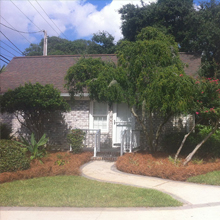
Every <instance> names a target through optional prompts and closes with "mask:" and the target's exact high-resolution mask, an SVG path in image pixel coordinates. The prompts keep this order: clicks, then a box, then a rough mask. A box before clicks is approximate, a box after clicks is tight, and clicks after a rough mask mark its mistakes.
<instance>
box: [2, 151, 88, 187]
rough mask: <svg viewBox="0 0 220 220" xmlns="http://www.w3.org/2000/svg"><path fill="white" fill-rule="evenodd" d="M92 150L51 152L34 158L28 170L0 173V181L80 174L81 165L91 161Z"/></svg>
mask: <svg viewBox="0 0 220 220" xmlns="http://www.w3.org/2000/svg"><path fill="white" fill-rule="evenodd" d="M91 157H92V153H91V152H84V153H81V154H72V153H70V152H56V153H49V154H48V155H47V156H46V157H44V158H42V159H41V160H42V162H43V163H41V162H40V161H39V160H36V159H35V160H32V161H31V167H30V169H28V170H21V171H17V172H4V173H0V183H4V182H10V181H14V180H21V179H31V178H35V177H45V176H57V175H80V166H82V165H83V164H84V163H87V162H89V161H90V159H91Z"/></svg>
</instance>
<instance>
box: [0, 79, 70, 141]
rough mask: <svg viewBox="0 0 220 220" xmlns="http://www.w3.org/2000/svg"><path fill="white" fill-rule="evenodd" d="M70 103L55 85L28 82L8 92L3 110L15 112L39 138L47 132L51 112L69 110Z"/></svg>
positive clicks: (3, 102) (4, 98)
mask: <svg viewBox="0 0 220 220" xmlns="http://www.w3.org/2000/svg"><path fill="white" fill-rule="evenodd" d="M68 110H69V105H68V104H67V102H66V101H64V100H63V98H62V97H61V96H60V92H59V91H58V90H57V89H55V88H54V87H53V85H49V84H47V85H45V86H43V85H41V84H39V83H36V84H31V83H26V84H25V85H24V86H20V87H18V88H16V89H14V90H9V91H8V92H6V93H5V94H4V95H3V96H2V99H1V112H2V113H4V112H8V113H13V114H14V115H15V116H16V117H17V119H18V120H19V122H20V123H21V124H22V125H23V126H24V127H25V128H27V129H28V130H29V131H30V133H34V134H35V137H36V139H37V140H40V137H41V136H42V135H43V134H44V132H45V125H46V123H47V122H48V118H49V115H50V113H51V112H54V111H68Z"/></svg>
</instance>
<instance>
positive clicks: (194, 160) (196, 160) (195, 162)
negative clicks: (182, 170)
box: [191, 158, 203, 164]
mask: <svg viewBox="0 0 220 220" xmlns="http://www.w3.org/2000/svg"><path fill="white" fill-rule="evenodd" d="M191 162H192V163H193V164H203V159H198V158H193V159H192V160H191Z"/></svg>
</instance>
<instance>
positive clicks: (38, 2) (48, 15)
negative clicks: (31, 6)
mask: <svg viewBox="0 0 220 220" xmlns="http://www.w3.org/2000/svg"><path fill="white" fill-rule="evenodd" d="M35 1H36V2H37V4H38V5H39V6H40V8H41V9H42V10H43V11H44V13H45V14H46V15H47V17H48V18H49V19H50V20H51V21H52V22H53V20H52V19H51V18H50V16H49V15H48V14H47V13H46V11H45V10H44V9H43V8H42V6H41V5H40V3H39V2H38V1H37V0H35ZM53 24H54V25H55V26H56V27H57V29H58V30H59V31H60V32H61V33H62V34H63V36H64V37H65V38H66V39H67V37H66V36H65V34H64V33H63V32H62V31H61V30H60V29H59V27H58V26H57V25H56V24H55V23H54V22H53Z"/></svg>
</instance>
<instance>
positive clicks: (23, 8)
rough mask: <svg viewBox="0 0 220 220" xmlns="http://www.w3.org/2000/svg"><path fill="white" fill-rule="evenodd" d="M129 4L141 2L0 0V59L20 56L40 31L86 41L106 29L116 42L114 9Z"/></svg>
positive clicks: (117, 20) (118, 22) (147, 0)
mask: <svg viewBox="0 0 220 220" xmlns="http://www.w3.org/2000/svg"><path fill="white" fill-rule="evenodd" d="M155 1H156V0H144V3H145V4H149V3H150V2H155ZM194 2H195V3H197V1H194ZM129 3H131V4H135V5H141V3H140V0H47V1H45V0H0V55H1V56H0V58H1V59H4V60H5V61H7V62H9V61H10V60H11V59H12V58H13V57H14V56H22V52H23V51H24V50H25V48H28V47H29V46H30V44H31V43H32V44H38V43H39V42H40V40H41V39H42V38H43V32H42V30H46V31H47V35H48V36H59V37H61V38H65V39H67V40H76V39H86V40H90V39H91V38H92V36H93V34H94V33H97V32H99V31H107V32H108V33H110V34H111V35H112V36H114V37H115V42H117V41H118V40H119V39H121V38H122V34H121V29H120V27H121V20H120V14H119V13H118V10H119V9H120V8H121V7H122V6H123V5H126V4H129ZM6 26H7V27H6ZM8 27H9V28H8ZM10 28H11V29H10ZM12 29H14V30H12ZM15 30H17V31H20V32H24V33H19V32H17V31H15ZM2 56H4V58H3V57H2ZM5 58H6V59H5ZM4 64H5V65H7V63H5V62H2V60H0V66H3V65H4Z"/></svg>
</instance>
